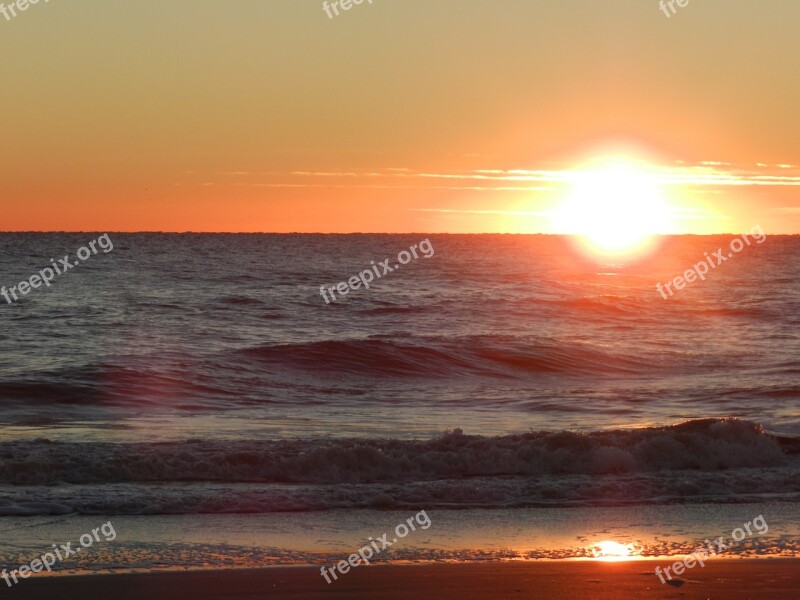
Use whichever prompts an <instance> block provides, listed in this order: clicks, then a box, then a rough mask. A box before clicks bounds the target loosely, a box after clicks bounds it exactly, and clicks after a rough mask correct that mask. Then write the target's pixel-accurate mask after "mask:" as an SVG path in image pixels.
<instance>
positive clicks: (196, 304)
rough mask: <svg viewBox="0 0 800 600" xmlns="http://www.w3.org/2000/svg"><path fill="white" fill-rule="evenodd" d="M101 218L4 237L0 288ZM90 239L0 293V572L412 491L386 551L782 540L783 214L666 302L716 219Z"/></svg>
mask: <svg viewBox="0 0 800 600" xmlns="http://www.w3.org/2000/svg"><path fill="white" fill-rule="evenodd" d="M101 233H102V232H100V233H86V234H72V233H71V234H38V233H37V234H34V233H30V234H28V233H20V234H0V257H2V258H0V285H2V286H5V287H6V288H9V287H11V286H14V285H18V284H19V282H21V281H23V280H28V279H29V278H30V277H31V276H32V275H35V274H37V273H40V272H41V271H42V269H44V268H47V267H49V266H51V265H53V262H51V259H55V261H56V263H57V261H58V260H59V259H60V258H61V257H64V256H66V255H69V256H71V257H74V256H75V255H76V252H77V250H78V249H79V248H81V247H82V246H86V245H87V244H88V243H89V242H90V241H91V240H95V239H96V238H98V236H100V235H101ZM108 237H109V239H110V240H111V241H112V242H113V250H109V251H107V252H106V251H104V250H100V251H99V252H96V253H94V254H93V255H91V256H90V257H88V258H86V260H84V261H76V262H79V263H80V264H78V265H77V266H75V267H74V268H71V269H70V270H68V271H67V272H64V273H63V274H61V275H59V276H57V277H56V278H55V279H54V280H53V281H52V284H51V285H50V287H46V286H40V287H38V288H36V289H31V290H29V292H28V293H27V294H25V295H22V294H18V296H19V298H18V300H16V301H14V302H11V303H9V302H8V301H6V300H5V299H3V298H0V323H2V328H1V329H0V532H2V533H3V539H2V540H0V562H2V564H4V565H6V566H7V567H9V568H13V567H14V566H16V565H19V564H21V562H22V561H23V560H27V561H28V562H29V561H30V558H31V556H30V555H31V553H34V554H33V557H35V556H36V553H39V554H40V553H41V552H44V551H45V550H46V549H47V547H49V546H50V545H51V544H52V543H54V542H62V541H66V540H68V539H72V538H75V537H79V536H80V534H81V533H83V532H85V531H87V530H91V527H88V526H89V525H90V524H91V525H92V527H94V526H99V525H100V524H101V523H103V522H106V521H108V520H109V519H111V520H112V521H114V524H115V527H116V529H117V532H118V534H119V535H118V538H117V539H116V540H114V541H113V542H109V543H108V544H107V547H105V546H104V547H103V549H94V548H93V549H92V551H91V552H87V553H86V556H81V557H80V560H77V559H76V562H74V564H73V565H72V567H70V565H63V566H62V567H61V568H63V569H67V570H68V569H70V568H75V569H79V568H87V569H95V570H97V569H105V570H113V569H125V568H130V569H136V568H145V569H152V568H189V567H196V566H199V565H206V566H209V565H210V566H239V567H241V566H254V565H265V564H308V563H315V564H316V563H320V564H322V563H325V562H326V561H329V559H330V558H331V557H333V556H337V557H339V556H341V554H342V553H344V552H346V551H347V552H346V553H345V558H346V554H349V553H350V552H352V551H354V550H355V548H356V547H357V546H360V545H362V543H363V540H364V539H365V537H366V536H367V535H376V534H382V533H383V532H384V531H388V530H391V529H392V528H394V526H395V525H396V524H397V523H402V522H404V521H405V520H406V518H407V517H409V516H412V515H413V514H415V513H417V512H418V511H420V510H425V511H427V514H429V515H430V517H431V521H432V526H431V527H430V528H429V529H426V530H425V531H424V532H423V531H419V532H415V533H413V534H412V535H410V536H409V537H408V538H407V539H406V540H403V544H404V545H402V547H399V545H398V547H395V548H394V549H393V550H392V551H391V552H389V551H387V553H386V555H385V556H384V557H383V559H386V560H411V561H416V560H486V559H513V558H579V557H585V556H590V555H591V552H592V548H593V544H594V543H595V541H598V540H601V539H614V540H619V541H621V542H623V543H629V544H634V545H636V548H637V554H641V555H642V556H660V555H668V554H672V553H674V552H676V551H678V550H680V549H686V548H690V547H692V545H693V544H694V541H695V540H697V541H698V542H701V541H702V540H703V539H704V538H706V537H709V536H711V535H714V534H716V535H721V534H723V533H729V532H730V531H731V530H733V529H734V528H736V527H739V526H741V525H742V523H743V522H744V521H749V520H752V519H753V518H754V517H757V516H759V515H762V514H763V516H764V519H765V520H766V522H768V523H769V524H770V532H769V533H768V534H765V535H763V536H760V537H759V538H758V539H755V538H754V539H753V540H751V541H750V542H746V543H744V544H742V545H740V546H739V547H737V548H733V549H732V550H730V552H731V554H732V555H735V554H741V555H748V556H749V555H759V556H760V555H765V556H770V555H782V556H786V555H797V553H798V552H800V541H799V540H800V537H799V536H798V532H799V530H798V525H797V523H798V515H799V514H800V509H799V507H800V378H799V377H798V375H800V335H798V324H799V323H800V310H798V309H799V308H800V286H799V284H798V274H799V273H798V263H797V257H798V256H799V255H800V237H797V236H794V237H793V236H770V237H769V238H767V239H766V240H765V241H764V243H759V244H756V243H753V244H748V245H747V247H745V248H743V249H742V250H741V251H740V252H738V253H735V254H732V255H731V256H729V257H728V258H727V260H725V261H724V262H723V263H721V264H719V265H717V266H715V267H713V268H711V269H710V270H709V273H708V274H707V275H706V279H705V280H704V281H694V282H692V283H688V284H687V285H686V286H685V287H684V288H683V289H679V290H677V289H676V290H673V291H674V294H673V295H672V296H669V297H667V298H666V299H665V298H664V296H663V295H662V294H660V293H659V292H658V291H657V287H656V286H657V284H659V283H664V282H668V281H672V280H673V279H674V278H675V277H676V276H679V275H681V274H683V273H684V272H685V271H686V270H687V269H689V268H691V267H692V265H694V264H696V263H698V262H699V261H703V260H706V258H707V255H711V254H712V253H713V252H714V251H716V250H717V249H718V248H725V249H726V252H727V248H728V247H729V242H730V240H731V239H732V238H733V237H734V236H732V235H727V236H675V237H667V238H664V239H663V240H661V242H660V244H659V245H658V247H657V248H655V249H654V250H653V251H652V253H651V254H649V255H647V256H641V257H638V258H636V259H635V260H634V259H632V258H626V259H621V258H596V257H592V256H589V255H586V254H585V253H583V252H581V251H580V250H579V249H578V247H577V246H575V245H574V244H573V243H572V241H571V240H570V239H568V238H565V237H560V236H544V235H532V236H522V235H441V234H411V235H299V234H298V235H271V234H270V235H266V234H263V235H262V234H252V235H234V234H119V233H109V234H108ZM421 242H427V244H428V245H427V247H429V248H430V249H431V250H432V252H429V253H427V254H424V253H423V252H421V251H420V252H413V251H412V250H411V249H412V247H413V248H424V247H426V246H423V245H422V244H421ZM403 251H407V252H408V253H407V254H405V255H401V252H403ZM413 254H416V257H414V256H413ZM398 256H400V258H399V259H398ZM386 259H389V262H388V263H387V262H386ZM403 262H406V264H401V263H403ZM381 263H384V264H386V265H387V266H388V267H389V268H390V269H391V271H385V270H384V268H381V267H379V265H380V264H381ZM364 271H369V272H371V273H372V274H373V275H374V276H373V277H372V281H371V282H370V283H369V285H370V287H369V289H366V288H365V287H364V285H363V279H362V284H359V285H358V289H353V288H352V287H350V288H348V286H347V285H345V286H344V288H343V289H348V291H347V293H346V294H345V293H342V292H340V291H338V290H336V288H337V285H338V284H340V282H348V281H349V280H351V278H353V277H356V279H358V275H359V274H360V273H363V272H364ZM321 287H323V289H325V290H331V288H333V290H335V298H336V299H335V300H333V301H331V300H330V298H331V297H332V296H333V295H334V294H331V293H330V292H329V291H328V292H326V297H323V294H322V293H321V290H320V288H321ZM695 545H696V544H695ZM348 549H350V550H349V551H348ZM154 556H155V557H156V558H154ZM25 557H28V558H27V559H26V558H25ZM0 566H2V565H0Z"/></svg>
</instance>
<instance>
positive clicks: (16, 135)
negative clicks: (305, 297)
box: [0, 0, 800, 234]
mask: <svg viewBox="0 0 800 600" xmlns="http://www.w3.org/2000/svg"><path fill="white" fill-rule="evenodd" d="M5 4H9V2H7V1H6V2H5ZM798 23H800V2H798V1H797V0H770V1H769V2H754V1H748V2H708V1H700V0H690V1H689V5H688V6H687V7H685V8H680V9H678V12H677V14H675V15H674V16H672V17H669V18H667V17H666V16H665V15H664V13H663V12H661V10H660V9H659V6H658V0H546V1H545V0H540V1H534V0H496V1H494V2H487V1H485V0H435V1H434V0H374V2H373V4H372V5H369V4H367V3H366V2H365V3H364V4H361V5H360V6H354V7H353V8H352V9H351V10H350V11H349V12H344V13H342V14H341V15H340V16H339V17H336V18H334V19H329V18H328V17H327V15H326V14H325V12H324V11H323V10H322V2H321V1H319V0H236V1H235V2H220V1H218V0H215V1H210V0H166V1H158V2H157V1H155V0H140V1H138V2H131V1H126V2H123V1H121V0H102V1H101V0H82V1H81V2H70V1H68V0H50V2H49V3H45V2H43V1H40V2H39V4H36V5H33V6H31V7H30V8H29V9H28V10H27V11H26V12H23V13H19V14H18V16H17V17H15V18H13V19H12V20H11V21H7V20H6V19H5V18H4V17H2V16H0V56H2V57H3V59H2V61H0V90H2V96H0V97H2V111H1V112H0V139H2V143H1V144H0V208H1V209H2V210H1V211H0V214H1V215H2V217H1V218H2V221H0V230H7V231H25V230H45V231H48V230H51V231H52V230H68V231H79V230H93V231H140V230H149V231H188V230H191V231H275V232H287V231H306V232H316V231H323V232H352V231H373V232H378V231H381V232H382V231H386V232H408V231H414V232H417V231H448V232H485V231H500V232H552V231H553V228H552V227H553V226H552V223H551V219H550V218H549V217H548V215H549V214H550V212H551V211H552V210H553V209H554V208H555V207H557V206H558V205H559V202H561V201H563V198H564V196H565V195H566V194H567V189H568V188H569V182H570V180H571V179H570V178H571V177H572V176H573V175H574V174H575V173H580V172H581V169H583V168H584V166H585V164H586V162H587V161H589V160H591V159H596V158H603V157H605V156H610V155H612V154H615V153H617V152H618V151H619V149H620V148H624V153H625V154H626V155H631V156H636V157H637V158H641V159H643V160H645V161H646V163H644V164H645V165H646V166H644V167H642V168H643V169H645V170H647V171H648V172H650V171H652V172H653V173H654V174H655V175H656V176H657V177H658V180H659V182H660V184H661V185H663V186H664V189H665V190H666V192H665V193H667V194H668V197H669V199H670V203H671V205H672V206H673V207H674V208H675V210H676V214H677V215H678V221H677V226H676V227H675V231H676V232H697V233H708V232H739V231H745V230H749V229H750V228H751V227H752V226H753V225H755V224H760V225H761V226H762V227H763V228H764V230H765V231H766V232H767V233H772V234H775V233H798V232H800V167H798V166H797V165H800V108H798V107H800V78H798V77H797V74H798V73H800V51H799V50H800V48H798V46H799V45H800V42H798V37H797V26H798ZM597 201H598V202H603V198H602V197H599V198H598V199H597Z"/></svg>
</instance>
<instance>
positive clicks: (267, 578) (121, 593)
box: [17, 559, 800, 600]
mask: <svg viewBox="0 0 800 600" xmlns="http://www.w3.org/2000/svg"><path fill="white" fill-rule="evenodd" d="M667 564H669V563H668V562H666V561H636V562H617V563H613V562H589V561H586V562H555V561H554V562H538V563H491V564H488V563H484V564H460V565H410V566H378V567H370V568H359V569H355V570H353V571H352V572H350V573H348V574H347V575H346V576H344V577H342V578H340V580H339V581H337V582H334V583H333V584H331V585H328V584H326V583H325V581H324V580H323V579H322V577H321V576H320V574H319V569H317V568H305V567H302V568H272V569H261V570H249V571H233V570H228V571H214V572H209V571H203V572H183V573H152V574H124V575H93V576H85V577H82V576H77V577H49V578H44V577H43V578H40V579H36V580H33V579H31V580H28V581H25V582H24V584H23V585H24V591H23V585H21V586H19V587H18V588H17V591H18V592H21V593H22V595H21V596H20V597H23V596H24V597H25V598H26V599H27V600H40V599H41V600H44V599H48V600H49V599H50V598H54V597H58V598H66V599H73V598H81V599H82V600H94V599H98V600H104V599H105V598H115V599H117V600H119V599H131V600H133V599H136V600H139V599H141V598H153V599H158V598H169V599H170V600H176V599H182V598H186V599H190V598H191V599H193V600H198V599H217V598H237V599H238V600H247V599H251V598H252V599H254V600H255V599H256V598H258V599H260V600H263V599H264V598H292V599H298V598H302V599H303V600H315V599H327V598H348V599H350V598H352V599H356V600H361V599H363V600H372V599H375V598H382V599H393V598H397V599H400V598H403V599H405V598H442V599H447V598H458V599H459V600H478V599H480V600H484V599H485V600H497V599H502V598H514V599H520V598H537V599H540V598H554V599H559V600H562V599H563V600H572V599H578V598H581V599H585V598H591V599H593V600H619V599H628V598H637V599H639V600H642V599H647V598H702V599H706V598H708V599H714V598H725V599H726V600H746V599H748V598H756V597H758V598H770V599H787V600H789V599H795V598H797V597H798V596H800V569H798V566H800V564H798V562H797V560H796V559H769V560H730V561H715V562H713V563H711V564H708V565H707V566H706V567H705V568H704V569H694V570H692V571H691V572H688V573H687V574H686V575H685V577H686V583H685V584H684V585H683V586H681V587H680V588H675V587H671V586H668V585H663V584H662V583H661V582H660V581H659V580H658V578H657V577H656V576H655V575H654V574H653V570H654V569H655V567H656V566H657V565H660V566H662V567H663V566H666V565H667Z"/></svg>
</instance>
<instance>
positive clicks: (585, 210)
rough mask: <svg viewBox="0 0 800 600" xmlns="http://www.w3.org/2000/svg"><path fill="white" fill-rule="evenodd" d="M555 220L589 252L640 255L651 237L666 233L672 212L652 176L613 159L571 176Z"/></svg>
mask: <svg viewBox="0 0 800 600" xmlns="http://www.w3.org/2000/svg"><path fill="white" fill-rule="evenodd" d="M553 221H554V223H553V225H554V229H555V230H556V231H557V232H559V233H569V234H573V235H576V236H579V238H580V240H581V242H582V245H583V246H585V247H587V248H588V249H589V250H591V251H592V252H593V253H598V254H610V255H615V254H623V253H631V252H641V251H642V250H643V249H644V248H645V247H647V246H648V245H649V243H650V242H651V241H652V237H653V236H654V235H657V234H664V233H669V231H670V228H671V227H670V226H671V212H670V210H669V207H668V206H667V203H666V201H665V200H664V197H663V193H662V191H661V189H660V187H659V185H658V181H657V179H656V177H655V175H654V174H652V173H650V172H648V171H647V170H645V169H644V168H643V167H642V166H640V165H638V164H636V163H634V162H632V161H620V160H615V161H609V163H608V164H606V165H604V166H601V167H599V168H597V167H595V168H591V169H587V170H585V171H579V172H577V173H575V174H574V175H573V177H572V186H571V189H570V191H569V193H568V195H567V197H566V198H565V200H564V203H563V204H562V205H561V206H560V207H559V208H558V209H556V211H555V213H554V219H553Z"/></svg>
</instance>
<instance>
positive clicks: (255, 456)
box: [0, 419, 797, 485]
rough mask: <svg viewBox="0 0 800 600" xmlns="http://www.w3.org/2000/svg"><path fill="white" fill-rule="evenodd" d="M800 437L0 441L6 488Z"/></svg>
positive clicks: (651, 431)
mask: <svg viewBox="0 0 800 600" xmlns="http://www.w3.org/2000/svg"><path fill="white" fill-rule="evenodd" d="M796 453H797V444H796V441H795V440H794V439H793V438H790V439H783V438H777V437H775V436H772V435H770V434H768V433H767V432H765V431H764V429H763V428H762V427H761V426H759V425H757V424H755V423H751V422H748V421H741V420H737V419H702V420H697V421H688V422H685V423H682V424H679V425H674V426H670V427H657V428H645V429H632V430H613V431H600V432H594V433H579V432H572V431H557V432H544V431H542V432H530V433H525V434H518V435H506V436H498V437H486V436H479V435H466V434H464V433H463V432H462V431H461V430H454V431H450V432H447V433H445V434H443V435H441V436H439V437H436V438H434V439H430V440H424V441H422V440H394V439H386V440H380V439H344V440H342V439H337V440H285V441H263V440H253V441H215V440H189V441H185V442H164V443H133V444H131V443H125V444H123V443H110V442H106V443H71V442H53V441H48V440H26V441H12V442H3V443H0V483H4V484H14V485H51V484H58V483H68V484H92V483H97V484H104V483H131V482H171V483H174V482H228V483H233V482H241V483H245V482H257V483H281V484H365V483H397V482H409V481H434V480H452V479H467V478H476V477H515V476H524V477H540V476H569V475H630V474H639V473H663V474H668V473H677V472H687V471H706V472H718V471H726V470H734V469H746V468H768V467H781V466H786V465H790V464H792V463H793V461H795V460H796V458H797V456H796Z"/></svg>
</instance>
